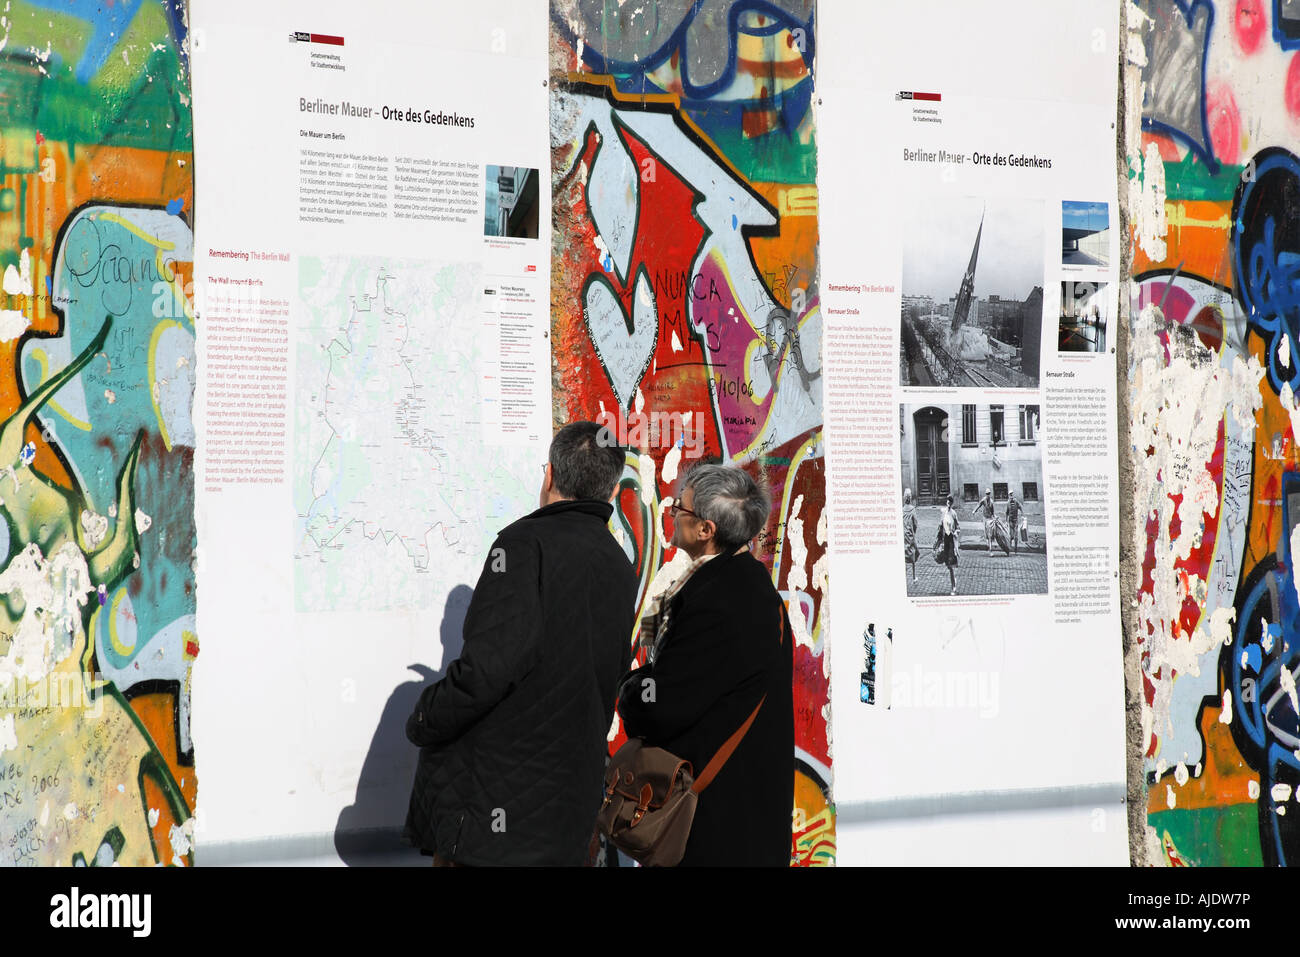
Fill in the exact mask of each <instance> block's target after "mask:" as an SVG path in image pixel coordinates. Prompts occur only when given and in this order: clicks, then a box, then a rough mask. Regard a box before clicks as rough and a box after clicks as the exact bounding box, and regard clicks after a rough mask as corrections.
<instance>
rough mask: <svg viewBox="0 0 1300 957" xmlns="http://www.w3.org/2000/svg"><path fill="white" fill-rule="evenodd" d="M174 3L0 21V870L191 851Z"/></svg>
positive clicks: (80, 4)
mask: <svg viewBox="0 0 1300 957" xmlns="http://www.w3.org/2000/svg"><path fill="white" fill-rule="evenodd" d="M185 24H186V8H185V5H184V4H183V3H181V2H175V0H125V2H119V3H116V4H113V3H109V4H99V3H91V2H88V0H70V2H68V0H59V2H54V0H12V2H11V3H9V4H7V5H6V6H5V11H4V15H3V16H2V17H0V130H2V133H0V269H3V273H4V279H3V296H0V307H2V308H0V419H2V420H3V421H2V423H0V513H2V514H3V518H4V521H3V522H0V594H3V598H2V599H0V864H15V865H33V864H62V865H81V866H94V865H109V864H114V863H122V864H155V863H164V864H190V863H193V852H192V842H193V836H194V827H195V820H194V817H193V812H192V809H193V808H194V806H195V798H196V793H197V781H196V779H195V774H194V752H193V745H192V743H191V741H190V737H189V701H190V695H189V686H190V670H191V666H192V663H193V661H194V658H195V656H196V655H197V653H198V639H197V637H196V628H195V616H194V612H195V577H194V562H195V548H196V535H195V523H194V496H193V453H194V442H195V439H194V425H193V421H192V418H191V412H192V404H193V395H194V381H195V380H194V376H195V325H194V316H193V311H192V308H191V305H190V303H191V298H192V279H193V269H192V265H193V259H194V256H193V242H192V233H191V228H190V225H189V218H188V217H189V216H190V215H191V213H192V209H193V199H194V192H193V173H192V166H191V163H192V156H193V154H192V136H191V125H190V101H189V77H188V62H187V58H186V53H185V48H186V27H185Z"/></svg>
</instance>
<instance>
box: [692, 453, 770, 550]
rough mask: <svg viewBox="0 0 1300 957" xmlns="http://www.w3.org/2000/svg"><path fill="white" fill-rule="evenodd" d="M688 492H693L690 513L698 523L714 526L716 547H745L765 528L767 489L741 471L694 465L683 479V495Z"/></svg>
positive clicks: (728, 548)
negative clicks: (703, 521) (705, 522)
mask: <svg viewBox="0 0 1300 957" xmlns="http://www.w3.org/2000/svg"><path fill="white" fill-rule="evenodd" d="M688 488H689V489H693V490H694V491H695V501H694V502H693V503H692V505H693V506H694V508H693V509H692V510H693V511H694V512H695V514H696V515H697V516H698V517H699V518H700V519H701V520H708V521H710V522H712V523H713V525H714V527H715V528H716V529H717V532H716V533H715V537H716V539H717V542H718V545H719V546H721V547H722V548H723V549H724V550H730V549H733V548H738V547H740V546H741V545H744V544H745V543H746V542H748V541H750V540H751V539H753V537H754V536H755V535H757V534H758V533H759V532H760V531H762V529H763V526H764V525H766V524H767V517H768V513H769V512H770V511H771V500H770V499H769V497H768V494H767V489H766V488H764V487H763V486H762V485H760V484H759V483H758V482H755V481H754V480H753V478H751V477H750V475H749V473H748V472H746V471H745V470H744V469H740V468H737V467H736V466H734V465H697V466H696V467H695V468H693V469H691V471H690V473H689V474H688V475H687V476H686V482H685V484H684V485H683V486H682V494H683V495H685V494H686V490H687V489H688Z"/></svg>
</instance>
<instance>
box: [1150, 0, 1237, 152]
mask: <svg viewBox="0 0 1300 957" xmlns="http://www.w3.org/2000/svg"><path fill="white" fill-rule="evenodd" d="M1139 6H1140V7H1142V10H1143V12H1144V13H1146V14H1147V16H1149V17H1150V18H1151V19H1152V20H1153V21H1154V23H1155V29H1154V31H1153V32H1152V34H1151V48H1150V49H1149V50H1148V51H1147V63H1146V65H1145V66H1144V67H1143V68H1142V81H1143V84H1144V94H1143V98H1142V129H1144V130H1150V131H1153V132H1156V133H1164V134H1166V135H1168V136H1172V137H1174V138H1176V139H1179V140H1181V141H1182V142H1184V143H1186V144H1187V146H1188V147H1189V148H1190V149H1191V150H1192V152H1193V153H1195V154H1196V156H1197V157H1198V158H1199V159H1200V160H1201V162H1203V163H1204V164H1205V166H1206V168H1207V169H1208V170H1209V171H1210V172H1211V173H1217V172H1218V171H1219V162H1218V160H1216V159H1215V157H1214V145H1213V143H1211V141H1210V125H1209V121H1208V119H1207V116H1206V109H1205V63H1206V58H1207V57H1208V56H1209V52H1210V34H1211V33H1212V28H1213V26H1214V6H1213V4H1211V3H1210V2H1209V0H1190V2H1186V0H1141V2H1140V3H1139Z"/></svg>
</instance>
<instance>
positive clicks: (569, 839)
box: [406, 501, 637, 865]
mask: <svg viewBox="0 0 1300 957" xmlns="http://www.w3.org/2000/svg"><path fill="white" fill-rule="evenodd" d="M612 511H613V510H612V507H611V506H610V505H609V504H608V503H607V502H595V501H563V502H555V503H554V504H551V505H547V506H546V507H544V508H541V509H538V510H537V511H536V512H533V513H532V514H531V515H528V516H526V517H524V518H522V519H520V520H519V521H517V522H515V523H513V524H512V525H510V526H508V527H507V528H506V529H505V530H503V531H502V532H501V534H500V535H498V536H497V539H496V541H495V542H494V543H493V546H492V549H491V550H490V551H489V553H488V558H487V561H486V562H484V565H483V573H482V575H480V576H479V580H478V587H477V588H475V590H474V598H473V600H472V601H471V602H470V607H469V611H468V613H467V614H466V617H465V629H464V637H465V645H464V649H463V651H462V653H461V656H460V657H459V658H458V659H457V660H456V661H454V662H452V664H451V666H450V667H449V668H448V669H447V675H446V677H444V678H443V679H442V680H441V681H439V682H438V683H437V684H434V685H432V686H430V687H429V688H427V689H425V691H424V693H423V694H422V695H421V696H420V701H419V703H418V704H417V705H416V709H415V711H414V713H412V715H411V717H410V719H409V720H408V721H407V724H406V736H407V737H408V738H409V739H410V740H411V742H412V743H413V744H417V745H420V748H421V750H420V761H419V766H418V768H417V770H416V776H415V786H414V788H413V789H412V793H411V806H410V810H409V812H408V815H407V819H406V831H407V836H408V838H409V839H410V840H411V841H412V842H414V843H415V844H417V845H418V846H419V847H420V848H421V849H422V850H424V851H426V852H429V853H434V852H436V853H438V854H439V855H441V856H442V857H446V858H450V859H452V860H455V861H456V862H458V863H462V864H469V865H488V864H560V865H563V864H570V865H578V864H582V863H583V862H584V860H585V857H586V854H587V849H588V845H589V842H590V839H591V836H592V831H593V829H594V826H595V820H596V811H597V809H598V808H599V806H600V801H601V781H602V775H603V772H604V767H605V757H606V755H607V754H608V745H607V743H606V736H607V734H608V731H609V726H610V723H611V721H612V720H613V716H614V702H615V699H616V697H617V695H618V680H619V678H620V677H621V676H622V675H623V674H624V673H625V672H626V671H627V668H628V665H629V663H630V661H631V639H632V627H633V623H634V618H635V614H636V609H635V604H636V591H637V582H636V576H635V573H634V572H633V570H632V566H631V563H629V562H628V559H627V556H626V555H625V554H623V551H622V549H620V548H619V546H618V544H617V543H616V542H615V541H614V538H613V536H611V535H610V533H609V529H608V528H607V527H606V524H607V522H608V521H609V517H610V515H611V513H612Z"/></svg>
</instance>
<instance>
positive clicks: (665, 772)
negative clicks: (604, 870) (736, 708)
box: [596, 695, 767, 867]
mask: <svg viewBox="0 0 1300 957" xmlns="http://www.w3.org/2000/svg"><path fill="white" fill-rule="evenodd" d="M766 700H767V695H763V698H762V700H760V701H759V702H758V704H757V705H756V706H755V708H754V710H753V711H752V712H751V713H750V715H749V717H748V718H747V719H746V720H745V723H744V724H742V725H741V726H740V727H739V728H738V729H736V732H735V733H734V734H732V736H731V737H729V738H728V739H727V740H726V742H725V743H724V744H723V745H722V747H721V748H719V749H718V753H717V754H715V755H714V756H713V759H712V760H711V761H709V763H708V764H707V765H705V767H704V772H703V773H702V774H701V775H700V776H699V777H698V778H696V777H694V776H693V773H692V769H691V762H689V761H686V760H683V759H682V758H679V757H677V755H675V754H672V753H671V752H668V751H665V750H664V749H663V748H648V747H646V746H645V743H644V742H643V741H642V740H641V739H640V738H628V739H627V741H626V742H625V743H624V744H623V746H622V747H621V748H619V749H618V751H616V752H615V753H614V756H613V757H612V758H610V760H609V767H608V768H606V769H605V801H604V803H603V804H601V806H600V812H599V813H598V814H597V815H596V830H597V831H598V832H599V833H601V834H604V835H605V837H606V838H607V839H608V840H609V842H610V843H611V844H613V845H614V846H615V847H617V848H618V849H619V850H621V851H622V852H623V853H624V854H626V855H628V856H629V857H631V858H633V859H634V860H637V861H640V862H641V863H642V864H643V865H645V866H646V867H673V866H675V865H676V864H677V863H678V862H679V861H681V859H682V855H683V854H684V853H686V840H687V838H688V837H690V834H691V821H692V820H693V819H694V818H695V801H696V799H697V798H698V796H699V794H700V792H701V791H703V790H704V789H705V788H707V787H708V786H709V785H710V784H711V783H712V782H713V779H714V777H716V776H717V773H718V772H719V771H721V770H722V766H723V765H724V764H726V763H727V759H728V758H730V757H731V755H732V752H734V751H735V750H736V748H737V746H738V745H739V744H740V742H741V739H743V738H744V737H745V734H746V733H747V732H748V731H749V726H750V725H752V724H753V723H754V719H755V718H757V717H758V709H759V708H761V707H763V701H766Z"/></svg>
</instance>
